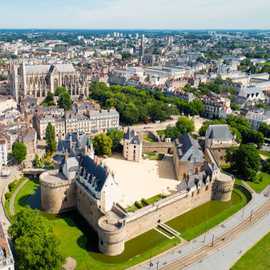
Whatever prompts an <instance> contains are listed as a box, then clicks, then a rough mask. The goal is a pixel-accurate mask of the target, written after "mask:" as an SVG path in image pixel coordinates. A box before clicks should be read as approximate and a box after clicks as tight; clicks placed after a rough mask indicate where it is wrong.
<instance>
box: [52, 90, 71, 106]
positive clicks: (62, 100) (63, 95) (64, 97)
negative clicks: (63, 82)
mask: <svg viewBox="0 0 270 270" xmlns="http://www.w3.org/2000/svg"><path fill="white" fill-rule="evenodd" d="M55 94H57V95H58V106H59V107H60V108H62V109H64V110H65V111H69V110H71V107H72V100H71V96H70V94H69V92H68V91H67V89H66V88H64V87H59V88H57V89H56V92H55Z"/></svg>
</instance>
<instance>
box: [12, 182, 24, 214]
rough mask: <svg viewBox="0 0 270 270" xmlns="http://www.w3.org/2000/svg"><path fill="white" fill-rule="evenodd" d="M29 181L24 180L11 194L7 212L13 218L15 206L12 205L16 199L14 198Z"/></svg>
mask: <svg viewBox="0 0 270 270" xmlns="http://www.w3.org/2000/svg"><path fill="white" fill-rule="evenodd" d="M28 181H29V180H28V179H26V180H24V181H23V182H22V183H21V184H20V185H19V186H18V187H17V188H16V190H15V192H14V193H13V194H12V196H11V199H10V204H9V211H10V214H11V215H12V216H14V215H15V214H16V213H15V206H14V203H15V199H16V196H17V194H18V192H19V191H20V190H21V189H22V188H23V186H24V185H25V184H26V183H27V182H28Z"/></svg>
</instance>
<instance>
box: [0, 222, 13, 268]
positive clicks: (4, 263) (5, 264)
mask: <svg viewBox="0 0 270 270" xmlns="http://www.w3.org/2000/svg"><path fill="white" fill-rule="evenodd" d="M0 269H1V270H14V269H15V262H14V258H13V255H12V252H11V249H10V247H9V243H8V240H7V237H6V235H5V232H4V230H3V226H2V224H1V222H0Z"/></svg>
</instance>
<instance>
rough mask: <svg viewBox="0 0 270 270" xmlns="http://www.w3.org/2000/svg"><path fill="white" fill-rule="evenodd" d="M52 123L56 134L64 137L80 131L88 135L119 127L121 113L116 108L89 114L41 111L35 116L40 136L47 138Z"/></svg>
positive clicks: (35, 123)
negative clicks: (56, 113) (49, 125)
mask: <svg viewBox="0 0 270 270" xmlns="http://www.w3.org/2000/svg"><path fill="white" fill-rule="evenodd" d="M49 123H51V124H52V125H53V126H54V127H55V134H56V136H57V137H58V138H63V137H64V136H65V135H66V134H68V133H72V132H80V133H85V134H88V135H93V134H97V133H100V132H106V131H107V130H108V129H110V128H119V113H118V112H117V111H116V110H114V109H111V110H100V111H90V112H88V114H76V113H71V112H67V113H66V114H63V115H55V114H54V113H39V114H36V116H35V118H34V125H35V128H36V129H37V133H38V137H39V138H40V139H44V138H45V133H46V128H47V126H48V124H49Z"/></svg>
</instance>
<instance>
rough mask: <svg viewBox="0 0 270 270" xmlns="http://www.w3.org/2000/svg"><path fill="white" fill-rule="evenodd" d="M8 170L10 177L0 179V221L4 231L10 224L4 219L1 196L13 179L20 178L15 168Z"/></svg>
mask: <svg viewBox="0 0 270 270" xmlns="http://www.w3.org/2000/svg"><path fill="white" fill-rule="evenodd" d="M9 170H10V176H9V177H0V197H1V203H0V220H1V222H2V224H3V228H4V230H5V231H7V229H8V227H9V225H10V223H9V221H8V219H7V218H6V215H5V211H4V206H3V204H2V202H3V201H2V196H3V194H4V192H5V189H6V188H7V186H8V185H9V184H10V183H11V182H12V181H14V179H16V178H18V177H20V175H21V174H20V172H19V170H18V168H17V167H16V166H13V167H9Z"/></svg>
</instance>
